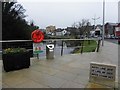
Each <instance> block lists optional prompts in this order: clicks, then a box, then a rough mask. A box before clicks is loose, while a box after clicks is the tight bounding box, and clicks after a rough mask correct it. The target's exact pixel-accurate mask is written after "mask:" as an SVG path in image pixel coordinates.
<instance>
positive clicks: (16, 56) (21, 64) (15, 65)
mask: <svg viewBox="0 0 120 90" xmlns="http://www.w3.org/2000/svg"><path fill="white" fill-rule="evenodd" d="M2 59H3V67H4V70H5V71H6V72H8V71H13V70H19V69H23V68H29V66H30V54H29V53H28V52H21V53H9V54H3V56H2Z"/></svg>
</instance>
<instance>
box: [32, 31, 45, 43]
mask: <svg viewBox="0 0 120 90" xmlns="http://www.w3.org/2000/svg"><path fill="white" fill-rule="evenodd" d="M31 38H32V40H33V42H34V43H40V42H41V41H43V39H44V34H43V32H41V31H40V30H35V31H33V32H32V34H31Z"/></svg>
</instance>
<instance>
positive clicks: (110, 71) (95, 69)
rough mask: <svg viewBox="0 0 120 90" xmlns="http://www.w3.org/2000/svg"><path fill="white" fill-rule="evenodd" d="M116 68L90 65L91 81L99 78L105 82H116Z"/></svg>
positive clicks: (102, 64)
mask: <svg viewBox="0 0 120 90" xmlns="http://www.w3.org/2000/svg"><path fill="white" fill-rule="evenodd" d="M115 76H116V66H115V65H110V64H104V63H96V62H91V63H90V79H91V78H96V79H97V78H98V79H104V80H110V81H115Z"/></svg>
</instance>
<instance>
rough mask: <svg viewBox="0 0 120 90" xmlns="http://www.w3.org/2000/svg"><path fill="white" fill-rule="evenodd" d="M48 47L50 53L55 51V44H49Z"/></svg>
mask: <svg viewBox="0 0 120 90" xmlns="http://www.w3.org/2000/svg"><path fill="white" fill-rule="evenodd" d="M47 47H48V48H49V51H50V52H52V51H53V49H54V45H53V44H48V45H47Z"/></svg>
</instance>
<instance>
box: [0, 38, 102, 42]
mask: <svg viewBox="0 0 120 90" xmlns="http://www.w3.org/2000/svg"><path fill="white" fill-rule="evenodd" d="M73 40H76V41H80V40H81V41H83V40H100V39H99V38H92V39H91V38H90V39H88V38H87V39H44V40H43V41H73ZM25 41H32V40H3V41H0V42H25Z"/></svg>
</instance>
